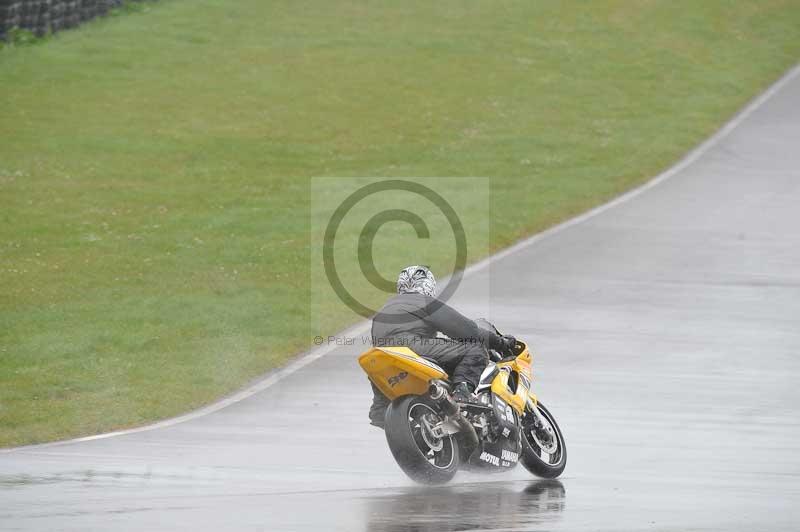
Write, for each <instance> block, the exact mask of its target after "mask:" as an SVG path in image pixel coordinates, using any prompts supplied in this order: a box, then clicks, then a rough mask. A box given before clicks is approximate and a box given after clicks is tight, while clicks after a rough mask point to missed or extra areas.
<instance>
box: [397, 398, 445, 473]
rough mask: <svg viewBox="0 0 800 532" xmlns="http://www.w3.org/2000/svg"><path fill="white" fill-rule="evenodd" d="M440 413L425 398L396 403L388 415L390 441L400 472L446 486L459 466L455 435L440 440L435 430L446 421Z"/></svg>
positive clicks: (403, 399)
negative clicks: (443, 420) (441, 422)
mask: <svg viewBox="0 0 800 532" xmlns="http://www.w3.org/2000/svg"><path fill="white" fill-rule="evenodd" d="M442 419H443V416H442V414H441V413H440V412H439V411H438V409H437V408H436V407H435V406H434V405H433V404H432V403H431V402H430V401H428V400H426V399H425V398H424V397H421V396H418V395H407V396H405V397H400V398H398V399H395V400H394V401H393V402H392V404H391V405H390V406H389V409H388V410H387V411H386V427H385V429H386V441H387V442H388V443H389V449H390V450H391V451H392V454H393V455H394V459H395V460H396V461H397V464H398V465H399V466H400V468H401V469H402V470H403V471H404V472H405V474H406V475H408V476H409V477H410V478H411V479H412V480H414V481H416V482H420V483H423V484H444V483H446V482H448V481H450V479H452V478H453V476H455V474H456V471H458V466H459V452H458V450H459V449H458V442H457V441H456V438H455V436H454V435H452V434H451V435H445V436H441V437H436V436H435V435H434V434H433V432H432V431H431V427H433V426H435V425H436V424H437V423H439V422H440V421H442Z"/></svg>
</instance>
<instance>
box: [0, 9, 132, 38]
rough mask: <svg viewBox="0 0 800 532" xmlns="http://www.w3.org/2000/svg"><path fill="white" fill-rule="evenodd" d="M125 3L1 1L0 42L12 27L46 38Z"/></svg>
mask: <svg viewBox="0 0 800 532" xmlns="http://www.w3.org/2000/svg"><path fill="white" fill-rule="evenodd" d="M125 1H126V0H0V39H2V38H4V37H5V35H6V34H7V33H8V31H9V30H11V29H12V28H20V29H25V30H29V31H31V32H33V33H34V34H36V35H37V36H40V37H41V36H42V35H46V34H48V33H51V32H56V31H59V30H62V29H66V28H72V27H75V26H77V25H79V24H81V23H83V22H84V21H87V20H91V19H93V18H95V17H99V16H102V15H105V14H106V13H108V11H109V10H111V9H113V8H114V7H118V6H120V5H122V4H123V3H125Z"/></svg>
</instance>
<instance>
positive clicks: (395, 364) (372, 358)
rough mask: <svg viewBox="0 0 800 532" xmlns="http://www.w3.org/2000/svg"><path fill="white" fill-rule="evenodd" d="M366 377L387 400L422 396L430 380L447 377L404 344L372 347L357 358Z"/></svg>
mask: <svg viewBox="0 0 800 532" xmlns="http://www.w3.org/2000/svg"><path fill="white" fill-rule="evenodd" d="M358 363H359V364H360V365H361V368H362V369H363V370H364V372H366V374H367V375H368V376H369V379H370V380H371V381H372V382H373V383H374V384H375V386H377V387H378V389H379V390H380V391H382V392H383V394H384V395H385V396H386V397H388V398H389V399H392V400H394V399H396V398H397V397H401V396H403V395H422V394H424V393H426V392H427V391H428V386H429V382H430V380H431V379H447V373H445V371H444V370H443V369H442V368H440V367H439V366H437V365H436V364H434V363H433V362H431V361H430V360H426V359H424V358H422V357H421V356H419V355H418V354H416V353H415V352H414V351H412V350H411V349H409V348H408V347H374V348H372V349H370V350H369V351H367V352H366V353H364V354H362V355H361V356H360V357H358Z"/></svg>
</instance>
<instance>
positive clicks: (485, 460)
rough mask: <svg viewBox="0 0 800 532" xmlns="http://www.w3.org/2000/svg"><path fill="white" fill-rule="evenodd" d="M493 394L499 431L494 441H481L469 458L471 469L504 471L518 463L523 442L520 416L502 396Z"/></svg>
mask: <svg viewBox="0 0 800 532" xmlns="http://www.w3.org/2000/svg"><path fill="white" fill-rule="evenodd" d="M491 395H492V399H491V402H492V408H493V410H494V417H495V421H496V422H497V424H498V425H499V429H498V430H499V431H500V432H499V433H498V434H497V435H496V439H495V440H494V441H487V440H483V441H481V443H480V445H479V446H478V449H477V450H476V451H475V452H474V453H473V454H472V456H471V457H470V460H469V466H470V468H471V469H481V470H492V471H502V470H505V469H510V468H512V467H514V466H515V465H517V462H518V461H519V456H520V453H521V452H522V442H521V441H520V435H521V434H520V432H519V424H518V421H517V419H518V417H517V414H516V413H515V412H514V410H513V409H512V408H511V406H510V405H509V404H508V403H506V402H505V401H504V400H503V399H502V398H500V397H497V396H496V395H494V394H491Z"/></svg>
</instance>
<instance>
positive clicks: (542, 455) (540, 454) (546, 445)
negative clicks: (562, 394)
mask: <svg viewBox="0 0 800 532" xmlns="http://www.w3.org/2000/svg"><path fill="white" fill-rule="evenodd" d="M530 408H531V405H530V404H528V405H526V406H525V416H524V417H523V418H522V422H523V429H522V457H521V460H520V461H521V462H522V465H523V466H525V469H527V470H528V471H530V472H531V473H533V474H534V475H536V476H539V477H542V478H556V477H557V476H559V475H560V474H561V473H562V472H563V471H564V468H565V467H567V446H566V444H565V443H564V435H563V434H561V429H560V428H559V427H558V424H557V423H556V420H555V418H554V417H553V415H552V414H551V413H550V411H549V410H547V408H545V406H544V405H543V404H542V403H538V404H537V405H536V407H534V408H536V409H537V410H538V414H539V416H540V417H541V418H542V419H543V420H544V421H545V422H546V424H548V425H549V426H550V427H551V428H552V438H551V439H550V440H549V441H547V440H545V439H544V438H543V437H542V434H541V432H537V431H536V430H535V429H533V428H532V427H528V428H525V427H524V425H525V421H526V419H525V418H526V417H528V416H530V414H528V412H529V409H530Z"/></svg>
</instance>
